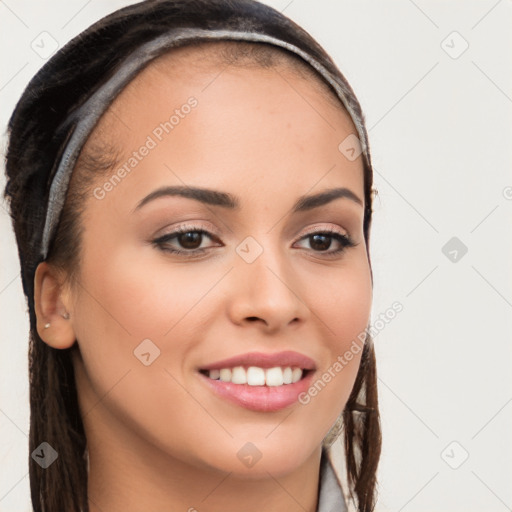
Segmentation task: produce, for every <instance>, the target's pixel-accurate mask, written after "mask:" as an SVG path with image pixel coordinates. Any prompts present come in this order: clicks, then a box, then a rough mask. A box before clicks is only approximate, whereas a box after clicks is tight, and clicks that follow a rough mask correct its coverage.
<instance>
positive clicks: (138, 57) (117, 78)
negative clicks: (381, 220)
mask: <svg viewBox="0 0 512 512" xmlns="http://www.w3.org/2000/svg"><path fill="white" fill-rule="evenodd" d="M201 39H210V40H221V39H228V40H242V41H255V42H261V43H269V44H273V45H275V46H280V47H281V48H285V49H287V50H289V51H290V52H292V53H295V54H297V55H299V56H300V57H302V59H304V60H305V61H306V62H308V63H309V64H310V65H311V66H312V67H313V68H314V69H315V70H316V71H317V72H318V73H320V75H321V76H322V77H323V78H324V79H325V80H326V81H327V82H328V83H329V84H330V85H331V86H332V87H333V88H334V90H335V91H336V93H337V95H338V97H339V99H340V100H341V102H342V103H343V105H344V106H345V108H346V110H347V111H348V113H349V114H350V117H351V118H352V121H353V123H354V125H355V127H356V129H357V132H358V138H359V142H360V144H361V149H362V153H363V155H364V156H365V157H366V158H367V148H368V145H367V141H366V132H365V130H364V127H363V125H362V122H361V120H360V119H359V116H358V115H356V113H355V112H354V109H353V108H352V106H351V105H350V102H349V101H348V99H347V96H348V95H349V93H350V91H348V90H347V89H346V88H345V87H344V85H343V84H340V83H338V82H337V81H336V80H335V79H334V78H333V76H332V75H331V73H330V72H329V71H328V70H327V69H326V68H325V67H324V66H322V64H320V63H319V62H318V61H317V60H316V59H314V58H313V57H312V56H311V55H309V54H307V53H306V52H304V51H303V50H301V49H300V48H298V47H297V46H294V45H292V44H290V43H287V42H286V41H281V40H280V39H277V38H275V37H272V36H268V35H266V34H260V33H257V32H239V31H235V30H204V29H196V28H180V29H174V30H170V31H169V32H167V33H165V34H162V35H160V36H158V37H157V38H155V39H153V40H151V41H148V42H146V43H145V44H143V45H141V46H140V47H139V48H137V49H136V50H134V51H133V53H131V54H130V55H129V56H128V57H127V58H126V59H125V60H124V61H123V62H122V65H121V66H120V67H119V70H118V71H117V72H116V73H114V75H113V76H112V77H111V78H110V79H109V80H108V81H107V82H105V83H104V84H103V85H102V86H101V87H100V88H99V89H98V90H97V91H96V92H95V93H94V94H93V95H92V96H91V97H90V98H89V99H88V100H87V101H86V102H85V103H84V104H83V105H82V106H81V107H80V108H79V109H78V110H77V111H76V112H74V113H73V114H72V120H74V121H75V122H76V125H75V128H74V130H73V132H72V134H71V136H70V137H69V139H68V141H67V144H66V147H65V149H64V151H63V152H62V156H61V160H60V162H59V166H58V168H57V170H56V171H55V174H54V176H53V180H52V183H51V186H50V194H49V199H48V208H47V211H46V219H45V224H44V230H43V239H42V242H41V255H42V257H43V259H46V257H47V256H48V250H49V247H50V242H51V240H52V239H53V237H54V235H55V231H56V229H57V225H58V223H59V218H60V215H61V212H62V208H63V206H64V202H65V199H66V192H67V189H68V185H69V180H70V179H71V173H72V171H73V168H74V166H75V163H76V160H77V158H78V155H79V153H80V151H81V149H82V147H83V146H84V144H85V142H86V140H87V138H88V137H89V134H90V133H91V132H92V130H93V128H94V126H95V125H96V123H97V122H98V121H99V119H100V117H101V116H102V115H103V113H104V112H105V110H106V108H108V106H109V105H110V103H111V102H112V101H113V100H114V98H115V97H116V96H117V95H118V94H119V93H120V92H121V90H122V89H123V88H124V87H125V86H126V85H127V84H128V83H129V82H130V81H131V80H132V79H133V78H134V77H135V75H136V74H137V73H138V72H139V71H140V70H141V68H142V67H143V66H144V65H145V64H147V63H148V62H149V61H150V60H152V59H154V58H156V57H158V56H159V55H160V54H162V53H163V52H162V50H163V49H165V48H171V47H172V46H175V45H176V43H180V42H183V41H196V40H201Z"/></svg>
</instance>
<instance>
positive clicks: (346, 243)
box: [152, 226, 357, 258]
mask: <svg viewBox="0 0 512 512" xmlns="http://www.w3.org/2000/svg"><path fill="white" fill-rule="evenodd" d="M184 233H199V234H201V235H205V236H207V237H208V238H210V239H211V240H215V239H216V237H215V236H214V235H212V234H211V233H209V232H208V231H206V230H204V229H201V228H199V227H197V226H181V227H179V228H178V229H176V230H175V231H172V232H171V233H167V234H165V235H163V236H161V237H159V238H156V239H155V240H153V242H152V243H153V244H154V245H155V246H157V247H158V248H159V249H161V250H162V251H164V252H168V253H171V254H176V255H181V256H183V257H185V258H193V257H198V256H200V255H202V254H204V253H205V252H207V250H208V249H211V247H208V248H203V249H190V250H182V249H172V248H170V247H169V245H168V243H169V241H170V240H172V239H173V238H177V237H178V236H179V235H182V234H184ZM314 235H327V236H329V237H331V238H334V239H335V240H337V241H338V242H339V244H340V248H339V249H336V250H335V251H329V252H327V251H315V250H313V252H315V253H319V254H322V255H325V256H326V257H327V258H329V257H335V256H337V255H339V254H340V253H342V252H344V251H345V249H347V248H349V247H355V246H356V245H357V244H355V243H354V241H353V240H352V239H351V238H350V237H349V236H347V235H343V234H341V233H339V232H338V231H335V230H333V229H329V228H325V229H319V230H316V231H311V232H309V233H306V234H305V235H304V236H303V237H301V238H299V240H298V241H301V240H305V239H307V238H309V237H311V236H314ZM201 241H202V240H201Z"/></svg>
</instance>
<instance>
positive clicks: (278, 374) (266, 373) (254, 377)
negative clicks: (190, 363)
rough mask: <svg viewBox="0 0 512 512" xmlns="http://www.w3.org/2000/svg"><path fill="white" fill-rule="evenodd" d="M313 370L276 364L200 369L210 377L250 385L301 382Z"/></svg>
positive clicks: (277, 384)
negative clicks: (271, 365)
mask: <svg viewBox="0 0 512 512" xmlns="http://www.w3.org/2000/svg"><path fill="white" fill-rule="evenodd" d="M310 371H311V370H306V369H303V368H299V367H297V366H274V367H272V368H261V367H259V366H248V367H244V366H235V367H232V368H220V369H211V370H199V372H200V373H201V374H203V375H205V376H206V377H208V378H209V379H212V380H216V381H221V382H226V383H231V384H240V385H244V384H245V385H248V386H265V387H277V386H283V385H288V384H295V383H296V382H299V381H300V380H302V379H303V378H305V377H306V375H307V374H308V373H309V372H310Z"/></svg>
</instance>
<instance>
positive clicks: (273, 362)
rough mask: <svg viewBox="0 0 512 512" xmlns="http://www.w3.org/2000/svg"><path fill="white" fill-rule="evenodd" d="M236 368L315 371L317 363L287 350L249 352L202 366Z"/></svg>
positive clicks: (203, 367)
mask: <svg viewBox="0 0 512 512" xmlns="http://www.w3.org/2000/svg"><path fill="white" fill-rule="evenodd" d="M235 366H258V367H260V368H273V367H275V366H281V367H283V368H285V367H287V366H291V367H297V368H301V369H303V370H314V369H315V362H314V361H313V359H311V358H310V357H308V356H306V355H304V354H300V353H299V352H294V351H292V350H286V351H284V352H275V353H272V354H268V353H267V354H265V353H263V352H248V353H246V354H240V355H238V356H234V357H230V358H228V359H223V360H222V361H215V362H214V363H211V364H208V365H206V366H202V367H201V368H200V369H201V370H221V369H222V368H234V367H235Z"/></svg>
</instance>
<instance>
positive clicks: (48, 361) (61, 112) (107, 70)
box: [5, 0, 381, 512]
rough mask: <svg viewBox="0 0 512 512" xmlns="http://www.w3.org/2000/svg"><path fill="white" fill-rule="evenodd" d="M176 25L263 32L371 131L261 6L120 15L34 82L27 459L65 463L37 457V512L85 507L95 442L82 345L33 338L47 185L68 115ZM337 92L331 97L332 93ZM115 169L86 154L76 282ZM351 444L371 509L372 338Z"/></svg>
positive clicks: (347, 435) (23, 145) (22, 226)
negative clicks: (86, 422) (75, 357)
mask: <svg viewBox="0 0 512 512" xmlns="http://www.w3.org/2000/svg"><path fill="white" fill-rule="evenodd" d="M173 27H197V28H204V29H214V28H215V29H216V28H229V29H233V30H242V31H243V30H255V31H258V32H261V33H266V34H268V35H271V36H274V37H277V38H279V39H281V40H284V41H287V42H289V43H291V44H293V45H295V46H297V47H299V48H301V49H302V50H303V51H305V52H307V53H308V54H310V55H312V56H313V57H314V58H315V59H316V60H318V61H319V62H320V63H321V64H322V65H323V66H325V68H326V69H327V70H328V71H329V72H330V73H331V74H332V75H333V77H334V78H335V80H336V81H338V82H339V83H341V84H343V86H344V88H345V89H346V90H347V91H349V93H350V94H349V95H348V101H349V102H350V105H351V108H352V109H353V111H354V112H355V113H356V115H357V117H358V118H359V120H360V121H361V123H362V124H363V126H364V116H363V114H362V111H361V108H360V105H359V103H358V101H357V99H356V97H355V95H354V94H353V91H352V89H351V88H350V86H349V84H348V83H347V81H346V79H345V78H344V76H343V75H342V74H341V72H340V71H339V70H338V68H337V67H336V65H335V64H334V63H333V61H332V60H331V59H330V57H329V56H328V55H327V54H326V52H325V51H324V50H323V49H322V48H321V47H320V46H319V45H318V43H316V42H315V40H314V39H313V38H312V37H311V36H310V35H309V34H308V33H307V32H306V31H304V30H303V29H302V28H300V27H299V26H297V25H296V24H295V23H293V22H292V21H291V20H289V19H288V18H286V17H285V16H284V15H282V14H280V13H279V12H278V11H276V10H274V9H272V8H270V7H268V6H265V5H263V4H260V3H259V2H256V1H254V0H208V1H206V0H149V1H146V2H141V3H139V4H135V5H132V6H129V7H126V8H123V9H120V10H118V11H116V12H115V13H113V14H111V15H109V16H107V17H105V18H103V19H101V20H100V21H99V22H97V23H95V24H94V25H92V26H91V27H89V28H88V29H87V30H85V31H84V32H83V33H82V34H80V35H79V36H77V37H76V38H75V39H73V40H72V41H71V42H70V43H68V44H67V45H66V46H65V47H63V48H62V49H61V50H59V52H57V53H56V54H55V56H54V57H52V59H50V60H49V61H48V62H47V63H46V65H45V66H44V67H43V68H42V69H41V70H40V71H39V72H38V73H37V75H36V76H35V77H34V78H33V79H32V80H31V82H30V83H29V85H28V86H27V88H26V90H25V91H24V93H23V95H22V97H21V99H20V101H19V102H18V104H17V106H16V109H15V111H14V113H13V115H12V117H11V119H10V122H9V145H8V149H7V157H6V174H7V185H6V189H5V197H6V198H8V200H9V205H10V210H11V216H12V220H13V226H14V231H15V234H16V240H17V244H18V251H19V257H20V264H21V274H22V283H23V289H24V292H25V295H26V297H27V301H28V306H29V316H30V336H29V377H30V410H31V415H30V435H29V451H30V452H32V451H33V450H34V449H35V448H36V447H37V446H38V445H39V444H40V443H41V442H43V441H46V442H48V443H49V444H50V445H51V446H53V447H55V448H56V449H57V451H58V455H59V456H58V458H57V460H56V461H55V462H54V463H53V464H52V465H51V466H50V467H49V468H47V469H42V468H41V467H40V466H39V465H38V464H36V463H35V462H34V461H33V460H32V459H29V465H30V466H29V468H30V487H31V498H32V504H33V508H34V510H35V511H36V512H49V511H61V510H66V511H70V512H72V511H73V512H79V511H82V512H86V511H87V510H88V500H87V478H88V474H87V463H86V458H85V456H86V453H87V441H86V437H85V432H84V428H83V423H82V418H81V416H80V412H79V409H78V400H77V393H76V387H75V379H74V372H73V366H72V361H71V351H72V350H76V349H77V346H76V344H75V346H74V347H72V348H70V349H65V350H56V349H53V348H51V347H49V346H48V345H47V344H46V343H44V342H43V341H42V340H41V338H40V337H39V335H38V333H37V329H36V316H35V310H34V289H33V280H34V274H35V270H36V268H37V265H38V264H39V263H40V262H41V259H42V258H41V256H40V253H39V247H40V244H41V235H42V229H43V223H44V218H45V214H46V208H47V205H48V193H49V186H50V183H51V179H52V176H53V173H54V172H55V168H56V164H57V163H58V160H59V156H60V154H61V153H62V150H63V148H64V146H65V144H66V140H67V138H68V137H69V134H70V129H71V128H69V127H66V128H63V127H64V126H66V123H65V121H66V119H67V118H68V116H69V115H70V113H72V112H74V111H75V110H76V109H77V108H79V107H80V105H82V104H83V103H84V102H85V101H86V100H87V98H88V97H89V96H90V95H91V94H92V93H93V92H94V91H95V90H96V89H97V88H98V87H99V86H100V85H101V84H102V83H104V82H105V80H107V79H108V77H109V76H110V75H111V73H113V72H115V69H116V66H118V65H119V63H120V61H121V60H122V58H123V57H125V56H126V55H128V54H129V53H130V52H131V51H132V50H133V49H135V48H137V47H138V46H140V45H141V44H142V43H144V42H146V41H148V40H150V39H153V38H154V37H157V36H158V35H160V34H162V33H164V32H166V31H167V30H169V29H170V28H173ZM188 44H190V43H188ZM201 44H209V43H201ZM249 47H250V48H251V50H250V51H249V52H248V51H247V50H248V48H249ZM222 48H223V50H222V52H221V53H220V55H221V57H222V58H223V60H224V61H225V62H227V63H230V64H235V63H240V62H243V63H244V64H247V62H251V61H252V62H255V63H256V64H257V65H260V66H274V65H276V61H275V60H274V59H273V58H272V56H278V55H279V56H281V57H283V56H284V57H285V58H286V59H287V60H288V62H290V63H293V66H292V68H294V69H295V70H296V71H298V72H300V70H301V69H302V70H303V71H306V74H308V75H309V76H313V74H312V73H311V71H310V70H309V68H308V65H306V64H305V63H304V62H302V61H301V60H300V58H298V57H297V56H295V55H293V54H292V53H290V52H286V51H284V50H280V49H278V48H274V47H271V46H269V45H265V44H260V43H238V42H230V43H229V44H226V45H222ZM285 54H286V55H285ZM277 62H282V59H281V58H280V59H278V60H277ZM318 77H319V75H318ZM320 82H321V83H323V84H324V85H325V90H327V89H329V88H330V86H328V85H327V84H326V82H324V81H323V79H322V78H320V77H319V83H320ZM331 92H332V93H333V94H331V99H332V96H333V95H334V91H333V90H332V91H331ZM338 103H339V102H338ZM339 105H340V107H341V108H343V107H342V105H341V103H339ZM366 157H367V161H365V163H364V191H365V214H364V234H365V240H366V245H367V248H368V251H369V235H370V225H371V215H372V193H371V192H372V185H373V172H372V168H371V163H370V154H369V150H368V151H367V154H366ZM114 163H115V158H114V157H113V155H111V154H109V153H108V152H107V153H106V154H104V155H103V156H101V157H99V156H97V155H96V156H95V155H94V154H90V153H89V154H88V153H87V152H83V153H82V154H81V155H80V158H79V161H78V163H77V166H76V169H75V172H74V174H73V177H72V180H71V183H70V187H69V190H68V194H67V197H66V202H65V205H64V209H63V211H62V214H61V218H60V222H59V225H58V229H57V233H56V236H55V238H54V240H53V243H52V244H51V246H50V251H49V254H48V258H47V261H49V262H51V263H53V264H54V265H56V266H58V267H61V268H63V269H65V270H66V271H68V272H69V273H70V275H71V276H72V274H71V273H72V271H73V270H76V269H77V268H79V265H78V264H79V256H80V238H81V226H80V216H81V212H82V209H83V205H84V203H85V197H86V194H87V193H89V188H90V183H91V180H92V179H93V178H94V177H95V176H98V174H99V175H101V173H102V172H104V171H106V170H109V169H111V168H112V166H113V165H114ZM368 258H369V254H368ZM370 270H371V265H370ZM372 281H373V275H372ZM343 436H344V446H345V455H346V460H347V473H348V480H349V484H350V486H351V493H352V495H353V498H354V500H355V502H356V503H357V508H358V510H359V511H360V512H363V511H364V512H370V511H371V510H373V509H374V506H375V495H376V471H377V466H378V462H379V457H380V449H381V431H380V421H379V411H378V399H377V377H376V362H375V353H374V348H373V343H372V340H371V337H370V336H369V334H368V336H367V339H366V343H365V346H364V349H363V353H362V357H361V363H360V367H359V371H358V374H357V377H356V381H355V384H354V387H353V389H352V392H351V395H350V397H349V400H348V402H347V404H346V407H345V410H344V411H343Z"/></svg>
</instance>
